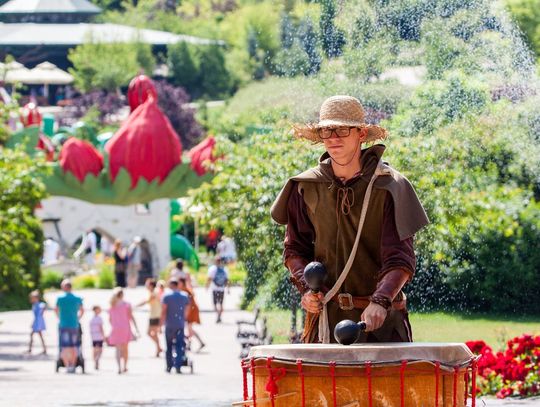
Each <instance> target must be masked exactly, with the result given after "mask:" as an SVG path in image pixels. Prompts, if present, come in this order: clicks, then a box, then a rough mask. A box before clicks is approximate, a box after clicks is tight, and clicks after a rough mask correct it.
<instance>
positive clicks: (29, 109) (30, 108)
mask: <svg viewBox="0 0 540 407" xmlns="http://www.w3.org/2000/svg"><path fill="white" fill-rule="evenodd" d="M20 119H21V123H22V124H23V126H24V127H30V126H39V125H41V119H42V118H41V113H39V110H38V107H37V106H36V104H35V103H32V102H30V103H27V104H26V105H24V106H23V108H22V110H21V115H20Z"/></svg>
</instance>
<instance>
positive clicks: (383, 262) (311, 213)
mask: <svg viewBox="0 0 540 407" xmlns="http://www.w3.org/2000/svg"><path fill="white" fill-rule="evenodd" d="M295 133H296V135H297V136H298V137H302V138H306V139H308V140H310V141H313V142H320V143H323V144H324V147H325V149H326V152H325V153H324V154H323V155H322V156H321V158H320V159H319V164H318V166H317V167H315V168H313V169H311V170H308V171H306V172H304V173H302V174H300V175H298V176H295V177H293V178H291V179H289V181H288V182H287V183H286V185H285V187H284V188H283V190H282V191H281V192H280V194H279V196H278V197H277V199H276V201H275V202H274V205H273V206H272V217H273V219H274V220H275V221H276V222H278V223H280V224H286V225H287V230H286V235H285V242H284V246H285V250H284V262H285V266H286V267H287V268H288V269H289V271H290V273H291V280H292V282H293V283H294V284H295V286H296V287H297V289H298V290H299V292H300V294H301V295H302V299H301V304H302V307H303V308H304V309H305V310H306V311H307V312H308V314H307V318H306V323H305V326H304V334H303V340H304V341H305V342H310V343H313V342H322V343H329V342H335V338H334V336H333V334H332V333H333V331H334V327H335V326H336V324H337V323H338V322H340V321H341V320H343V319H351V320H354V321H359V320H363V321H365V322H366V326H367V329H366V332H365V333H363V334H362V335H361V337H360V338H359V341H360V342H392V341H403V342H407V341H412V333H411V328H410V324H409V320H408V316H407V310H406V304H405V301H406V299H405V295H404V294H403V292H402V291H401V289H402V288H403V286H404V285H405V284H406V283H407V282H408V281H410V280H411V278H412V277H413V274H414V271H415V267H416V260H415V255H414V249H413V235H414V234H415V233H416V232H417V231H418V230H420V229H421V228H422V227H423V226H425V225H426V224H427V223H428V219H427V216H426V214H425V212H424V210H423V208H422V205H421V204H420V202H419V201H418V198H417V196H416V193H415V192H414V189H413V188H412V186H411V185H410V183H409V181H408V180H407V179H406V178H405V177H403V176H402V175H401V174H400V173H399V172H397V171H396V170H394V169H393V168H391V167H390V166H388V165H387V164H385V163H384V162H383V161H382V160H381V156H382V154H383V153H384V150H385V147H384V146H383V145H380V144H378V145H374V146H372V147H369V148H366V149H364V150H362V148H361V144H362V143H366V142H373V141H375V140H378V139H384V138H386V130H385V129H383V128H381V127H379V126H375V125H368V124H366V123H365V121H364V110H363V108H362V105H361V104H360V102H359V101H358V100H357V99H355V98H353V97H350V96H333V97H331V98H329V99H327V100H326V101H325V102H324V103H323V105H322V106H321V110H320V114H319V122H318V123H317V124H315V125H307V126H303V127H296V128H295ZM311 261H319V262H321V263H323V264H324V266H325V267H326V269H327V278H326V281H325V287H324V289H323V292H322V293H319V294H317V295H316V294H313V293H312V292H310V291H309V289H308V287H307V285H306V282H305V280H304V277H303V271H304V267H305V266H306V264H308V263H309V262H311Z"/></svg>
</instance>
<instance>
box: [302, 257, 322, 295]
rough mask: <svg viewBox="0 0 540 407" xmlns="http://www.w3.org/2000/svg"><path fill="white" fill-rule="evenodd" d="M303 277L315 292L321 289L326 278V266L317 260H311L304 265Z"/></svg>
mask: <svg viewBox="0 0 540 407" xmlns="http://www.w3.org/2000/svg"><path fill="white" fill-rule="evenodd" d="M304 279H305V280H306V283H307V285H308V287H309V289H310V290H311V291H313V293H315V294H317V293H318V292H319V291H321V288H322V286H323V283H324V280H325V279H326V267H324V264H322V263H319V262H318V261H312V262H311V263H308V264H307V265H306V267H304Z"/></svg>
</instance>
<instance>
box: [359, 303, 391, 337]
mask: <svg viewBox="0 0 540 407" xmlns="http://www.w3.org/2000/svg"><path fill="white" fill-rule="evenodd" d="M387 313H388V312H387V311H386V309H384V307H382V306H380V305H379V304H375V303H373V302H370V303H369V305H368V306H367V308H366V309H365V310H364V312H363V313H362V316H361V317H360V318H361V320H362V321H364V322H365V323H366V332H369V331H374V330H376V329H379V328H380V327H381V326H382V324H383V323H384V320H385V319H386V314H387Z"/></svg>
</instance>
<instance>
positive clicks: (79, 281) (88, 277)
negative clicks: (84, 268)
mask: <svg viewBox="0 0 540 407" xmlns="http://www.w3.org/2000/svg"><path fill="white" fill-rule="evenodd" d="M97 280H98V279H97V276H95V275H92V274H81V275H79V276H75V277H73V278H72V279H71V285H72V286H73V289H74V290H81V289H83V288H96V286H97Z"/></svg>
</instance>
